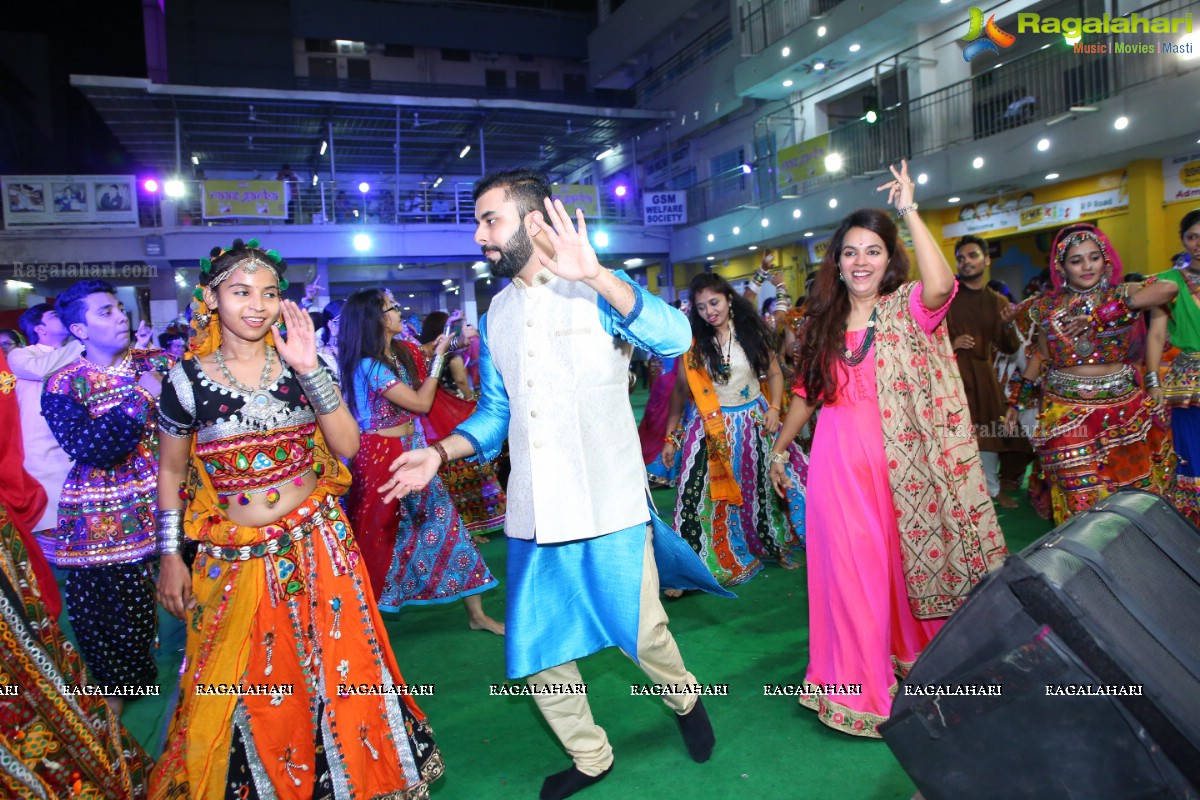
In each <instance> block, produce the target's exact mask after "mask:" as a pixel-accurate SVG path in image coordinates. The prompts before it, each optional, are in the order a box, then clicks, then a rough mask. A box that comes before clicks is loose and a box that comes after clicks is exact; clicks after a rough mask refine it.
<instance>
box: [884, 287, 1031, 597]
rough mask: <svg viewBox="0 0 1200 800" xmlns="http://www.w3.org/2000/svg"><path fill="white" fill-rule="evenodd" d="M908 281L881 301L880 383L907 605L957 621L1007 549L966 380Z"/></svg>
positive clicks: (946, 338)
mask: <svg viewBox="0 0 1200 800" xmlns="http://www.w3.org/2000/svg"><path fill="white" fill-rule="evenodd" d="M915 286H916V284H915V283H906V284H904V285H903V286H901V287H900V289H899V290H898V291H896V292H894V293H893V294H891V295H888V296H887V297H885V298H883V299H882V300H880V301H879V305H878V307H877V311H878V313H877V315H876V328H875V365H876V370H875V384H876V388H877V390H878V392H879V411H880V414H881V416H882V419H883V446H884V451H885V453H886V454H887V460H888V482H889V483H890V485H891V488H892V495H893V498H894V503H895V505H896V516H897V523H898V525H899V528H900V551H901V554H902V557H903V563H904V581H905V584H906V586H907V589H908V603H909V608H910V609H911V610H912V613H913V616H915V617H917V618H918V619H935V618H938V617H945V616H948V615H950V614H951V613H952V612H953V611H954V610H955V609H957V608H958V607H959V606H960V605H961V604H962V602H963V600H965V599H966V596H967V593H968V592H969V591H970V590H971V589H972V588H973V587H974V586H975V585H976V584H977V583H979V581H981V580H982V579H983V577H984V576H985V575H987V573H989V572H991V571H993V570H996V569H999V568H1000V566H1001V565H1002V564H1003V561H1004V556H1005V555H1006V554H1007V553H1008V548H1007V547H1006V546H1005V543H1004V535H1003V534H1002V533H1001V532H1000V524H999V522H998V521H997V519H996V510H995V508H994V507H993V506H992V501H991V499H990V498H989V497H988V493H987V486H986V483H985V481H984V476H983V469H982V465H981V463H980V460H979V446H978V444H977V442H976V440H975V436H974V434H973V432H972V428H971V415H970V412H969V411H968V409H967V401H966V395H965V393H964V392H963V387H962V378H961V376H960V375H959V371H958V363H957V362H956V361H955V358H954V353H953V350H952V349H951V347H950V339H949V336H948V334H947V332H946V325H945V323H944V322H943V323H942V324H940V325H938V327H937V329H936V330H935V331H934V333H933V335H932V336H927V335H926V334H925V331H924V330H923V329H922V328H921V326H920V324H919V323H918V321H917V320H916V319H915V318H914V317H913V315H912V310H911V309H910V307H909V297H910V295H911V293H912V291H913V290H914V287H915Z"/></svg>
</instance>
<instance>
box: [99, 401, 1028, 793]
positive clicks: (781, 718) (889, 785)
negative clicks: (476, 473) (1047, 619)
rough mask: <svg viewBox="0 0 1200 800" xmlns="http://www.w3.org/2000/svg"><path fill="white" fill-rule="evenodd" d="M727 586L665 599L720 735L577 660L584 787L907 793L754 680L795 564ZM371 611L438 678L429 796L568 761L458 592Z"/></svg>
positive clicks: (777, 671) (494, 601)
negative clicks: (596, 760) (687, 742)
mask: <svg viewBox="0 0 1200 800" xmlns="http://www.w3.org/2000/svg"><path fill="white" fill-rule="evenodd" d="M645 397H646V395H645V392H637V393H635V394H634V398H633V400H634V405H635V408H636V409H638V412H639V414H640V409H641V407H642V406H643V405H644V403H645ZM654 499H655V502H656V504H657V506H658V508H659V511H660V513H662V514H663V515H664V517H666V518H668V519H669V518H670V515H671V509H672V507H673V504H674V499H675V498H674V492H673V491H665V490H661V491H656V492H655V493H654ZM998 510H999V512H1000V523H1001V526H1002V527H1003V530H1004V533H1005V536H1006V537H1007V540H1008V545H1009V549H1010V550H1012V551H1013V552H1016V551H1017V550H1020V549H1022V548H1024V547H1025V546H1026V545H1028V544H1029V543H1030V542H1032V541H1033V540H1034V539H1036V538H1037V537H1039V536H1041V535H1042V534H1043V533H1045V532H1046V531H1047V530H1049V528H1050V526H1049V524H1047V523H1046V522H1044V521H1042V520H1041V519H1039V518H1038V517H1037V516H1036V515H1035V514H1034V513H1033V511H1032V510H1031V509H1030V508H1029V506H1028V504H1027V503H1024V502H1023V503H1022V505H1021V507H1020V508H1017V509H1013V510H1006V509H998ZM481 550H482V552H483V555H484V558H485V559H486V560H487V562H488V565H489V566H490V567H491V569H492V571H493V572H494V573H495V574H496V576H497V577H498V578H499V579H500V587H499V588H498V589H497V590H496V591H492V592H488V593H487V594H485V595H484V596H483V602H484V608H485V609H486V610H487V611H488V613H489V614H491V615H492V616H494V617H496V618H498V619H503V616H504V568H505V544H504V541H503V537H502V536H496V537H494V538H493V540H492V541H491V542H490V543H489V544H485V545H482V546H481ZM736 593H737V594H738V596H739V598H738V599H737V600H727V599H721V598H716V597H710V596H707V595H704V596H687V597H684V598H681V599H679V600H675V601H668V603H667V613H668V614H669V615H670V617H671V630H672V631H673V632H674V634H675V638H676V640H677V641H678V643H679V647H680V650H681V651H682V653H683V657H684V660H685V662H686V663H687V665H688V668H689V669H690V670H691V671H692V672H693V673H694V674H695V675H696V677H697V679H698V680H699V681H700V682H702V683H708V684H727V685H728V687H729V689H728V691H729V694H728V696H727V697H709V698H706V699H705V706H706V707H707V709H708V712H709V715H710V717H711V718H712V723H713V728H714V729H715V731H716V737H717V746H716V750H715V752H714V754H713V757H712V759H711V760H710V761H709V762H707V763H705V764H695V763H693V762H692V761H691V760H690V759H689V758H688V756H687V753H686V751H685V750H684V747H683V742H682V740H681V738H680V736H679V732H678V729H677V727H676V725H675V723H674V721H673V719H672V715H671V713H670V712H669V710H668V709H667V708H666V706H664V705H663V704H662V702H661V701H659V700H657V699H655V698H651V697H632V696H630V685H631V684H639V683H643V682H644V681H645V678H644V676H643V675H642V673H641V672H640V671H639V670H638V669H637V667H636V666H635V665H634V664H633V663H632V662H631V661H629V660H628V659H626V658H625V657H624V656H622V655H621V653H620V652H618V651H617V650H615V649H611V648H610V649H609V650H606V651H604V652H601V653H597V654H595V655H593V656H591V657H589V658H587V659H584V660H583V661H581V662H580V669H581V671H582V673H583V678H584V680H585V681H586V682H587V683H588V693H589V698H590V701H591V706H592V711H593V713H594V715H595V717H596V721H597V722H598V723H599V724H600V725H602V726H603V727H604V728H605V730H606V731H607V732H608V737H609V741H610V742H611V743H612V746H613V750H614V752H615V755H616V762H615V768H614V769H613V772H612V774H611V775H609V777H608V778H607V779H605V780H604V781H603V782H601V783H600V784H598V785H596V786H595V787H592V788H590V789H588V790H587V791H586V792H585V793H584V794H582V795H581V797H584V798H587V800H618V798H620V799H622V800H623V799H624V798H631V797H634V798H661V800H673V799H674V798H680V799H682V798H713V797H730V796H740V797H754V798H812V800H826V799H827V798H828V800H834V798H839V799H842V798H852V799H857V798H862V799H863V800H883V798H908V797H910V796H911V795H912V793H913V792H914V787H913V785H912V782H911V781H909V779H908V777H907V776H906V775H905V773H904V771H903V770H902V769H901V768H900V766H899V765H898V764H897V762H896V760H895V759H894V758H893V757H892V755H891V752H890V751H889V750H888V748H887V746H886V745H885V744H884V743H883V742H881V741H875V740H865V739H858V738H852V737H849V736H845V735H843V734H839V733H835V732H834V731H832V730H830V729H828V728H826V727H825V726H823V725H821V724H820V723H819V722H817V719H816V715H815V714H813V713H812V712H811V711H806V710H804V709H802V708H800V707H799V706H798V705H797V704H796V702H795V700H794V699H793V698H787V697H765V696H764V695H763V684H766V683H800V682H801V681H802V680H803V677H804V667H805V664H806V661H807V641H808V597H807V588H806V583H805V574H804V570H803V568H801V569H798V570H794V571H787V570H783V569H781V568H778V567H774V566H771V567H768V568H767V569H766V570H764V571H763V572H761V573H760V574H759V575H758V576H757V577H755V578H754V579H753V580H752V581H750V582H749V583H747V584H745V585H743V586H739V587H737V588H736ZM164 616H165V615H164ZM384 619H385V626H386V628H387V633H388V637H389V638H390V640H391V644H392V649H393V650H394V651H395V653H396V658H397V660H398V661H399V663H400V669H401V671H402V672H403V674H404V677H405V678H406V679H407V680H408V681H409V682H410V683H432V684H435V686H436V689H435V694H434V695H433V696H431V697H426V698H421V707H422V708H423V709H424V711H425V712H426V713H427V714H428V716H429V719H430V722H431V724H432V725H433V730H434V734H435V736H436V739H437V742H438V746H439V747H440V748H441V750H442V754H443V756H444V758H445V761H446V775H445V777H443V778H442V779H441V780H440V781H438V782H437V783H436V784H435V785H434V786H433V797H434V798H436V800H488V798H511V797H535V796H536V794H537V791H538V789H539V788H540V786H541V782H542V779H543V777H545V776H546V775H547V774H549V773H551V772H555V771H558V770H560V769H564V768H566V767H567V766H569V763H570V762H569V760H568V759H567V757H566V755H565V754H564V753H563V751H562V750H561V748H560V747H559V745H558V742H557V740H555V739H554V737H553V735H552V734H551V732H550V730H549V728H548V727H547V726H546V725H545V723H544V722H543V721H542V719H541V716H540V715H539V714H538V713H537V710H536V708H535V707H534V704H533V702H532V700H530V699H529V698H510V697H492V696H489V693H488V687H489V686H490V685H491V684H494V683H502V682H504V643H503V640H502V639H501V638H500V637H497V636H494V635H492V634H489V633H483V632H478V631H472V630H469V629H468V628H467V617H466V611H465V610H464V609H463V606H462V604H461V603H454V604H450V605H446V606H433V607H423V608H419V609H414V610H411V611H405V612H404V613H402V614H385V615H384ZM160 638H161V649H160V652H161V658H160V663H161V664H162V678H163V687H164V688H163V691H164V694H163V696H162V697H160V698H157V699H155V698H145V699H140V700H138V701H136V702H132V703H130V704H129V706H128V707H127V709H126V711H125V714H124V715H123V721H124V722H125V724H126V725H127V726H129V728H130V729H131V730H132V731H133V732H134V734H135V735H136V736H137V737H138V739H139V740H141V741H142V742H143V743H144V744H145V745H146V747H147V749H148V750H150V751H151V753H153V754H155V755H157V754H158V752H159V751H160V749H161V746H160V739H161V736H162V732H161V729H162V725H163V716H164V713H165V708H166V707H167V702H168V700H169V698H168V697H167V692H168V691H169V690H170V688H171V687H172V686H174V684H175V678H174V675H175V674H176V673H177V671H178V668H179V658H180V656H179V652H180V650H181V648H182V627H181V626H180V625H178V624H175V623H174V622H173V621H171V622H166V623H164V625H163V631H162V634H161V637H160Z"/></svg>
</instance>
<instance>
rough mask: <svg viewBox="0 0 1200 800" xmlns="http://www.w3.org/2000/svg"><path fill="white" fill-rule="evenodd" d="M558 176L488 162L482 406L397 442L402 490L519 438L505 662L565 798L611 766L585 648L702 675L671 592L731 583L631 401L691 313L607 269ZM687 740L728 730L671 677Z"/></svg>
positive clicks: (546, 787) (478, 197) (660, 670)
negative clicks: (526, 699)
mask: <svg viewBox="0 0 1200 800" xmlns="http://www.w3.org/2000/svg"><path fill="white" fill-rule="evenodd" d="M576 213H577V219H578V228H576V225H575V224H574V223H573V221H572V219H571V217H570V215H569V214H568V213H567V211H566V209H565V208H564V207H563V205H562V203H561V202H552V201H551V192H550V185H549V183H548V182H547V181H546V178H545V176H543V175H541V174H540V173H537V172H532V171H529V170H511V171H508V172H500V173H495V174H492V175H489V176H487V177H485V178H484V179H483V180H481V181H480V182H479V183H478V184H477V185H476V187H475V219H476V221H477V222H478V228H477V229H476V235H475V241H476V242H477V243H478V244H479V245H480V247H481V248H482V250H483V254H484V257H485V258H487V259H488V260H489V262H490V263H491V270H492V274H493V275H495V276H498V277H506V278H512V282H511V284H510V285H509V286H507V287H505V288H504V289H503V290H502V291H501V292H500V293H499V294H498V295H496V297H495V298H493V300H492V303H491V307H490V310H489V311H488V313H487V314H486V315H484V317H483V319H482V320H481V321H480V324H479V329H480V338H481V347H480V383H481V396H480V400H479V405H478V407H477V409H476V412H475V414H473V415H472V416H471V417H470V418H469V419H467V420H466V421H465V422H463V423H462V424H461V425H459V426H458V428H456V429H455V432H454V434H453V435H451V436H449V437H447V438H445V439H443V440H442V441H440V442H438V443H437V444H436V445H434V446H433V447H432V448H427V449H424V450H417V451H414V452H411V453H406V454H404V455H403V456H401V457H400V458H399V459H398V460H397V461H396V463H395V464H394V465H393V467H392V469H393V473H394V474H393V478H392V480H391V482H389V483H388V484H387V485H386V486H384V489H383V490H384V491H385V492H388V495H387V496H388V498H390V497H392V496H399V495H401V494H404V493H406V492H409V491H414V490H416V489H419V488H421V487H423V486H424V485H425V484H426V483H428V481H429V480H430V479H431V478H432V477H433V475H434V474H435V473H436V471H437V468H438V467H439V466H440V465H441V464H442V462H444V461H451V460H454V459H456V458H466V457H472V456H473V457H475V458H478V459H481V460H483V461H488V460H490V459H492V458H495V457H496V455H497V453H498V452H499V451H500V447H501V445H502V444H503V442H504V440H505V438H507V439H508V440H509V449H510V453H511V459H512V474H511V476H510V478H509V483H508V498H509V500H508V512H507V518H506V520H505V525H504V529H505V533H506V534H507V537H508V540H507V541H508V575H507V581H508V586H507V592H508V600H507V614H506V620H505V630H506V637H505V639H506V641H505V660H506V662H507V673H508V677H509V678H510V679H515V678H525V679H526V682H527V683H528V685H529V687H530V688H531V690H532V693H533V696H534V700H535V702H536V703H537V705H538V708H539V709H540V710H541V712H542V715H543V716H544V717H545V718H546V721H547V723H549V725H550V727H551V729H553V731H554V733H555V735H556V736H558V738H559V740H560V741H561V742H562V744H563V747H564V748H565V749H566V751H567V753H568V754H570V756H571V758H572V759H573V761H574V764H573V766H571V767H570V768H569V769H566V770H563V771H562V772H558V773H555V774H553V775H550V776H549V777H548V778H546V780H545V782H544V783H543V785H542V791H541V798H542V799H543V800H559V799H560V798H564V797H568V796H570V795H572V794H574V793H575V792H578V791H579V790H581V789H584V788H586V787H587V786H590V785H592V784H593V783H596V782H598V781H599V780H601V779H602V778H604V777H605V776H606V775H608V773H609V771H610V770H611V769H612V764H613V754H612V748H611V747H610V746H609V743H608V738H607V736H606V735H605V733H604V730H603V729H602V728H600V727H599V726H598V725H596V723H595V722H594V721H593V719H592V713H591V709H590V708H589V706H588V701H587V696H586V694H578V693H574V694H573V693H563V692H562V691H561V689H558V688H557V687H560V686H567V687H570V686H575V685H578V684H582V683H583V679H582V677H581V676H580V673H579V669H578V667H577V666H576V665H575V660H576V659H579V658H583V657H584V656H587V655H589V654H591V653H594V652H596V651H598V650H602V649H604V648H605V647H610V646H616V647H620V648H621V649H622V650H623V651H624V652H625V653H626V654H627V655H629V656H630V657H631V658H633V660H634V661H635V662H637V664H638V665H639V666H640V667H641V668H642V670H643V671H644V672H645V673H646V675H647V676H648V677H649V678H650V679H651V681H652V682H653V683H654V684H657V685H660V686H664V687H675V688H679V687H695V686H696V679H695V677H693V676H692V674H691V673H690V672H688V671H687V668H686V667H685V666H684V664H683V658H682V657H681V656H680V654H679V648H678V647H677V646H676V644H675V639H674V637H672V635H671V632H670V631H669V630H668V629H667V616H666V613H665V612H664V611H663V607H662V603H661V602H660V600H659V584H660V580H661V583H662V585H663V586H664V587H669V588H674V589H702V590H704V591H709V592H713V593H715V594H723V595H726V596H732V595H730V594H729V593H728V592H726V591H725V590H724V589H721V588H720V587H719V586H718V585H717V584H716V582H715V581H714V580H713V578H712V575H711V574H710V573H709V571H708V570H707V569H706V568H705V566H704V564H703V563H702V562H701V561H700V559H699V558H698V557H697V556H696V554H695V553H694V552H693V551H692V549H691V548H690V547H689V546H688V545H687V544H686V543H685V542H683V540H682V539H680V538H679V536H678V535H677V534H676V533H675V532H674V531H672V530H671V529H670V527H668V526H667V525H666V524H665V523H664V522H663V521H662V520H661V519H659V518H658V517H657V516H656V515H654V513H653V506H652V505H651V503H650V496H649V491H648V488H647V485H646V473H645V469H644V467H643V464H642V452H641V443H640V441H639V439H638V434H637V425H636V423H635V422H634V418H633V410H632V409H631V408H630V406H629V394H628V374H629V359H630V355H631V353H632V350H633V347H635V346H636V347H641V348H643V349H645V350H646V351H648V352H650V353H653V354H655V355H662V356H678V355H682V354H683V353H684V352H685V351H686V350H687V349H688V347H689V346H690V345H691V329H690V326H689V325H688V321H687V318H686V317H685V316H684V315H683V314H682V313H680V312H679V311H678V310H677V309H674V308H671V306H669V305H668V304H667V303H665V302H663V301H662V300H661V299H659V298H657V297H655V296H654V295H651V294H650V293H648V292H647V291H645V290H644V289H642V288H641V287H640V286H638V285H637V284H636V283H634V282H633V281H632V280H630V279H629V278H628V277H627V276H626V275H625V274H624V273H622V272H613V271H610V270H607V269H605V268H604V267H603V266H602V265H601V264H600V262H599V260H598V259H597V258H596V253H595V251H594V250H593V249H592V247H591V244H590V243H589V242H588V238H587V228H586V225H585V223H584V220H583V215H582V213H580V212H576ZM662 699H663V701H664V702H665V703H666V704H667V705H668V706H669V707H670V708H671V709H672V710H673V711H674V712H675V714H676V717H675V719H676V721H677V722H678V723H679V727H680V730H681V732H682V733H683V740H684V743H685V745H686V747H687V751H688V754H689V755H690V756H691V757H692V758H693V759H694V760H696V761H706V760H708V758H709V756H710V755H711V754H712V749H713V744H714V736H713V731H712V726H711V725H710V724H709V720H708V714H707V712H706V711H705V709H704V705H703V704H702V703H701V702H700V700H699V696H698V694H697V692H696V691H695V690H694V689H693V690H692V691H680V692H674V693H672V692H670V691H669V688H668V691H664V692H663V697H662Z"/></svg>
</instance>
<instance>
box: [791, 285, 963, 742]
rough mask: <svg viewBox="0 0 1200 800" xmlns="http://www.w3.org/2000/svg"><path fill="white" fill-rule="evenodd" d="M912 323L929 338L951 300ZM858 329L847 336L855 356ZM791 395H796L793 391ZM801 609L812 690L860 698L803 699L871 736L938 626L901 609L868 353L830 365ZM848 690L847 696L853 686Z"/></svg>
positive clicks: (811, 486) (835, 723)
mask: <svg viewBox="0 0 1200 800" xmlns="http://www.w3.org/2000/svg"><path fill="white" fill-rule="evenodd" d="M920 292H921V284H920V283H918V284H916V286H915V288H914V290H913V294H912V297H911V300H910V304H911V308H912V312H913V316H914V317H915V318H916V320H917V321H918V322H919V323H920V324H921V326H922V327H923V329H924V330H925V331H926V333H932V332H933V330H934V329H935V328H936V327H937V326H938V324H939V323H940V322H941V321H942V319H943V318H944V317H945V315H946V311H947V310H948V308H949V305H950V303H949V301H947V302H946V305H945V306H944V307H943V308H941V309H939V310H937V311H934V312H931V311H928V310H926V309H925V308H924V307H923V306H922V304H921V300H920V297H921V295H920ZM865 335H866V330H865V329H863V330H858V331H847V333H846V347H847V348H849V349H850V350H854V349H855V348H856V347H857V346H858V345H859V344H861V343H862V340H863V337H864V336H865ZM796 393H797V394H799V395H801V396H803V392H802V390H800V389H799V387H797V391H796ZM805 527H806V528H807V531H808V557H807V558H808V602H809V612H808V615H809V664H808V670H807V672H806V675H805V682H806V683H807V684H810V685H822V684H837V685H840V687H841V689H840V691H842V692H845V691H846V688H847V687H848V686H852V685H854V684H861V694H857V695H855V694H851V693H842V694H837V693H832V692H830V693H826V692H820V693H815V694H812V695H807V696H802V697H801V704H802V705H804V706H806V707H808V708H812V709H814V710H816V711H817V712H818V714H819V716H820V719H821V721H822V722H823V723H825V724H826V725H829V726H830V727H832V728H835V729H837V730H840V731H842V732H844V733H849V734H852V735H856V736H878V735H879V734H878V732H877V731H876V726H877V725H878V724H879V723H881V722H883V721H884V720H886V719H887V716H888V713H889V710H890V709H891V704H892V701H891V698H892V695H893V693H894V692H895V690H896V676H897V674H904V673H905V672H907V669H908V668H909V667H911V666H912V663H913V662H914V661H916V659H917V656H918V655H919V654H920V652H921V651H922V650H923V649H924V647H925V646H926V645H927V644H928V643H929V640H930V639H932V638H933V636H934V634H936V633H937V632H938V630H939V629H940V628H941V626H942V624H943V623H944V621H945V620H940V619H939V620H919V619H917V618H916V617H914V616H913V615H912V613H911V612H910V611H909V606H908V595H907V592H906V590H905V586H904V577H903V573H902V566H901V556H900V543H899V537H900V531H899V528H898V526H897V523H896V507H895V504H894V503H893V501H892V490H891V488H890V486H889V484H888V467H887V457H886V455H885V453H884V447H883V428H882V422H881V418H880V412H879V395H878V392H877V390H876V388H875V346H874V345H872V346H871V352H870V353H869V354H868V356H867V358H865V359H863V361H862V363H861V364H859V365H858V366H856V367H850V366H848V365H846V364H845V363H842V364H840V365H839V367H838V390H837V398H836V402H834V403H832V404H826V405H825V406H824V407H823V408H822V409H821V414H820V417H819V419H818V421H817V427H816V432H815V435H814V438H813V446H812V453H811V455H810V457H809V465H808V507H807V516H806V525H805ZM850 691H851V692H852V691H854V689H853V688H851V689H850Z"/></svg>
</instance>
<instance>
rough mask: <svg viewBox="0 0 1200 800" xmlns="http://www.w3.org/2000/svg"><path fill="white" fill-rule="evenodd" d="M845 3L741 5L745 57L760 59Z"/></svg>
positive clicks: (794, 0) (780, 0)
mask: <svg viewBox="0 0 1200 800" xmlns="http://www.w3.org/2000/svg"><path fill="white" fill-rule="evenodd" d="M840 2H842V0H749V2H743V3H741V4H740V5H739V6H738V18H739V23H740V25H739V30H740V31H741V33H742V55H743V56H756V55H758V54H759V53H761V52H762V51H763V50H766V49H767V48H768V47H770V46H771V45H773V44H775V42H778V41H779V40H780V39H782V38H783V37H785V36H787V35H788V34H789V33H791V32H792V31H794V30H796V29H797V28H799V27H800V26H802V25H803V24H804V23H806V22H808V21H809V20H810V19H812V18H813V17H818V16H820V15H822V14H825V13H827V12H828V11H830V10H831V9H832V8H833V7H834V6H836V5H837V4H838V3H840Z"/></svg>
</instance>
